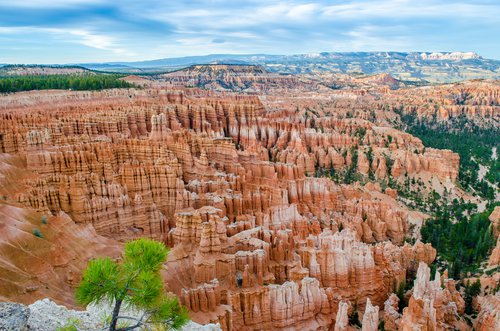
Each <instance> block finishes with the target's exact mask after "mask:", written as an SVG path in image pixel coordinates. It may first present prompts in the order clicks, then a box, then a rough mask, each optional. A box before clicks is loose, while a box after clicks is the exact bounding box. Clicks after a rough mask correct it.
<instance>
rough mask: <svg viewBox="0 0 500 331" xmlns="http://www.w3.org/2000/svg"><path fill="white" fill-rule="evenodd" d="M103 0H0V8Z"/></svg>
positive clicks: (98, 0)
mask: <svg viewBox="0 0 500 331" xmlns="http://www.w3.org/2000/svg"><path fill="white" fill-rule="evenodd" d="M106 2H109V1H105V0H19V1H13V0H0V8H1V7H6V8H9V7H10V8H16V7H17V8H71V7H75V6H81V5H95V4H101V3H106Z"/></svg>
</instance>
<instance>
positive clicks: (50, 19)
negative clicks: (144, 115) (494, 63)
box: [0, 0, 500, 64]
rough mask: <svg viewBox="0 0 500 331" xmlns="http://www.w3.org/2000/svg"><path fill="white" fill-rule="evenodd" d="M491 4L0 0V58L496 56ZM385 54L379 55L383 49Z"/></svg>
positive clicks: (484, 0)
mask: <svg viewBox="0 0 500 331" xmlns="http://www.w3.org/2000/svg"><path fill="white" fill-rule="evenodd" d="M498 17H500V5H499V4H498V3H497V2H496V1H492V0H480V1H473V0H464V1H461V2H460V3H454V2H453V1H449V0H446V1H437V0H423V1H420V2H418V3H415V2H412V1H409V0H392V1H391V0H376V1H367V0H352V1H349V0H341V1H326V0H323V1H303V0H297V1H287V2H284V1H264V0H243V1H240V2H238V3H237V4H235V3H233V2H231V1H227V0H219V1H209V0H197V1H190V2H187V1H177V2H175V3H170V4H169V3H167V4H165V3H164V2H162V1H157V0H148V1H142V2H138V1H135V0H125V1H122V2H120V3H119V4H116V3H115V2H113V1H111V0H86V1H85V0H54V1H51V2H50V3H45V2H44V1H42V0H26V1H22V2H12V1H8V0H0V19H1V22H2V23H0V49H1V50H2V51H1V52H0V63H3V64H78V63H106V62H138V61H150V60H156V59H164V58H178V57H189V56H206V55H211V54H230V55H247V54H266V55H268V54H272V55H274V54H276V55H295V54H311V53H321V52H325V51H326V52H334V53H335V52H402V53H409V52H419V53H422V52H426V53H427V52H430V53H432V52H446V53H448V52H474V53H477V54H479V55H480V56H482V57H484V58H487V59H499V58H500V45H498V43H495V42H492V41H494V40H496V39H497V36H498V35H499V34H500V26H499V25H498V23H497V21H498ZM380 50H382V51H380Z"/></svg>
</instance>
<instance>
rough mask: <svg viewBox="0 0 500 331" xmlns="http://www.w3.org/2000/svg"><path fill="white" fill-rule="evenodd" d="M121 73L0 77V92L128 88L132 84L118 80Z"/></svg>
mask: <svg viewBox="0 0 500 331" xmlns="http://www.w3.org/2000/svg"><path fill="white" fill-rule="evenodd" d="M122 77H124V76H123V75H115V74H109V75H104V74H95V75H75V74H72V75H44V76H11V77H0V93H9V92H20V91H31V90H51V89H55V90H69V89H71V90H79V91H80V90H103V89H109V88H129V87H134V85H132V84H130V83H128V82H126V81H123V80H120V78H122Z"/></svg>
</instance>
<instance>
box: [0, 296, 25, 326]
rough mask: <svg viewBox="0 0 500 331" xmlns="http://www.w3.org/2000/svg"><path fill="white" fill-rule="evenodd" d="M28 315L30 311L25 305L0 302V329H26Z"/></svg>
mask: <svg viewBox="0 0 500 331" xmlns="http://www.w3.org/2000/svg"><path fill="white" fill-rule="evenodd" d="M29 315H30V311H29V309H28V307H26V306H25V305H22V304H19V303H13V302H0V330H1V331H25V330H28V318H29Z"/></svg>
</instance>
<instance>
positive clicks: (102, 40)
mask: <svg viewBox="0 0 500 331" xmlns="http://www.w3.org/2000/svg"><path fill="white" fill-rule="evenodd" d="M0 34H45V35H49V37H51V38H57V39H59V40H63V41H66V42H70V43H77V44H81V45H85V46H87V47H91V48H95V49H100V50H106V51H111V52H113V53H116V54H125V53H126V51H125V50H124V49H122V48H120V47H119V46H118V45H117V43H116V40H115V38H113V37H111V36H107V35H102V34H96V33H93V32H90V31H86V30H83V29H60V28H41V27H32V26H23V27H2V26H0Z"/></svg>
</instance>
